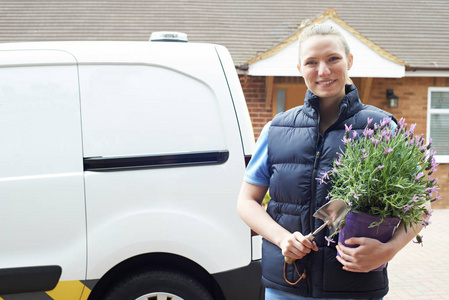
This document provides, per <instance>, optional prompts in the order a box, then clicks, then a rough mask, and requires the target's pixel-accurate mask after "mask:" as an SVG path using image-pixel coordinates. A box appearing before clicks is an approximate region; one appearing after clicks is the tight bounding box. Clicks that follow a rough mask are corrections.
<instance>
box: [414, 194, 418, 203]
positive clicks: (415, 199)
mask: <svg viewBox="0 0 449 300" xmlns="http://www.w3.org/2000/svg"><path fill="white" fill-rule="evenodd" d="M418 201H419V197H418V195H414V196H413V199H412V202H415V203H416V202H418Z"/></svg>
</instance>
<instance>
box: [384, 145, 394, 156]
mask: <svg viewBox="0 0 449 300" xmlns="http://www.w3.org/2000/svg"><path fill="white" fill-rule="evenodd" d="M382 147H383V146H382ZM383 148H384V149H385V155H388V153H391V152H393V148H391V147H388V148H385V147H383Z"/></svg>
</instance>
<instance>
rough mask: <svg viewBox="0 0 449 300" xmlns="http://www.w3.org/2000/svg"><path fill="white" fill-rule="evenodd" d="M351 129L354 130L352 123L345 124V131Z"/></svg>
mask: <svg viewBox="0 0 449 300" xmlns="http://www.w3.org/2000/svg"><path fill="white" fill-rule="evenodd" d="M351 130H352V124H351V125H349V126H348V125H346V124H345V131H346V132H349V131H351Z"/></svg>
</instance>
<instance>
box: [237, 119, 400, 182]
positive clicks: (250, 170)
mask: <svg viewBox="0 0 449 300" xmlns="http://www.w3.org/2000/svg"><path fill="white" fill-rule="evenodd" d="M270 125H271V122H268V123H267V124H266V125H265V126H264V127H263V129H262V132H261V133H260V136H259V138H258V139H257V142H256V149H255V150H254V154H253V157H252V158H251V161H250V162H249V164H248V167H247V168H246V172H245V177H244V181H246V182H248V183H251V184H254V185H260V186H269V185H270V178H271V172H270V169H271V162H270V158H269V157H268V129H269V128H270ZM390 127H391V128H392V130H394V129H395V128H396V127H397V124H396V123H395V122H394V121H393V120H391V121H390ZM321 140H322V137H321V135H320V141H319V143H320V142H321Z"/></svg>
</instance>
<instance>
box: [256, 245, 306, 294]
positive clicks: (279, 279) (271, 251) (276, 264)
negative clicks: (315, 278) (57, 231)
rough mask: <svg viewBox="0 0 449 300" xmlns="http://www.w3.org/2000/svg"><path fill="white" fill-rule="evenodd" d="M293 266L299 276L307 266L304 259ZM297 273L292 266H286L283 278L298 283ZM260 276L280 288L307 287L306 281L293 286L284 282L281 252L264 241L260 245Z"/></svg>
mask: <svg viewBox="0 0 449 300" xmlns="http://www.w3.org/2000/svg"><path fill="white" fill-rule="evenodd" d="M306 257H307V256H306ZM295 264H296V268H297V269H298V272H299V274H303V273H304V270H305V267H306V265H307V260H306V258H303V259H301V260H297V261H295ZM298 272H296V269H295V266H294V265H293V264H291V265H289V264H286V266H285V277H286V279H287V280H288V281H290V282H296V281H298V279H299V275H298ZM262 276H263V277H264V279H266V280H268V281H271V282H273V283H276V284H279V285H282V286H288V287H293V288H299V287H301V286H304V287H305V286H307V279H303V280H300V281H299V282H298V283H297V284H295V285H290V284H288V283H287V282H286V280H285V279H284V256H283V255H282V251H281V249H280V248H279V247H278V246H276V245H274V244H272V243H270V242H268V241H267V240H265V239H264V240H263V243H262ZM306 276H307V274H306Z"/></svg>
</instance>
